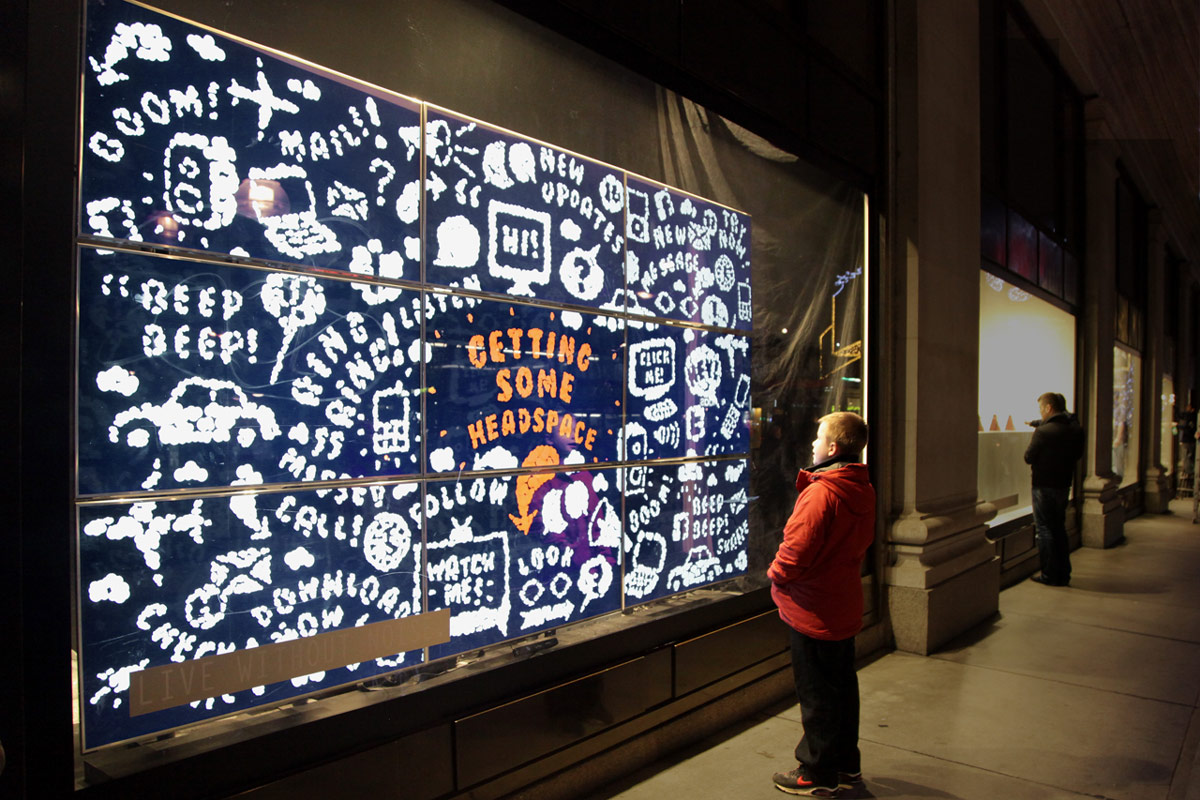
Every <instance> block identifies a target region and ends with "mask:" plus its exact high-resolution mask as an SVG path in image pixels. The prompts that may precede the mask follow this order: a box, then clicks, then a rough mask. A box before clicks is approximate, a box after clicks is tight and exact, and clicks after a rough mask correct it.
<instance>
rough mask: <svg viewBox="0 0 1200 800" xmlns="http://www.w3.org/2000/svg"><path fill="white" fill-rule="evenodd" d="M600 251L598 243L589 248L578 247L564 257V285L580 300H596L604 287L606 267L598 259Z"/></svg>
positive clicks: (561, 270) (562, 272)
mask: <svg viewBox="0 0 1200 800" xmlns="http://www.w3.org/2000/svg"><path fill="white" fill-rule="evenodd" d="M599 252H600V245H598V244H597V245H595V246H594V247H592V248H590V249H588V250H584V249H583V248H582V247H576V248H574V249H572V250H571V252H569V253H567V255H566V258H564V259H563V262H562V267H561V268H560V274H561V277H562V282H563V287H564V288H566V290H567V291H568V292H569V293H570V294H571V295H572V296H573V297H576V298H578V299H579V300H583V301H589V300H595V299H596V298H597V297H599V296H600V291H601V290H602V289H603V288H604V268H603V267H601V266H600V263H599V261H598V260H597V254H598V253H599ZM585 269H586V270H587V272H586V274H585V273H584V270H585Z"/></svg>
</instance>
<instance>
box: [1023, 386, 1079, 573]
mask: <svg viewBox="0 0 1200 800" xmlns="http://www.w3.org/2000/svg"><path fill="white" fill-rule="evenodd" d="M1038 411H1040V412H1041V415H1042V419H1041V421H1040V422H1039V423H1037V427H1036V429H1035V430H1034V432H1033V438H1032V439H1031V440H1030V441H1029V447H1028V448H1026V450H1025V463H1026V464H1029V465H1030V467H1032V471H1033V523H1034V526H1035V529H1036V531H1037V546H1038V555H1039V556H1040V557H1041V562H1042V574H1041V575H1038V576H1036V577H1035V578H1034V580H1035V581H1037V582H1038V583H1044V584H1046V585H1047V586H1066V585H1068V584H1069V583H1070V582H1071V548H1070V545H1069V543H1068V542H1067V497H1068V495H1069V493H1070V491H1071V482H1072V481H1073V480H1074V478H1075V462H1076V461H1078V460H1079V457H1080V456H1082V455H1083V429H1082V428H1080V426H1079V421H1078V420H1076V419H1075V417H1074V415H1071V414H1068V413H1067V409H1066V398H1064V397H1063V396H1062V395H1061V394H1058V393H1056V392H1046V393H1045V394H1043V395H1042V396H1041V397H1039V398H1038Z"/></svg>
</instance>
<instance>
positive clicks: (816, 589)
mask: <svg viewBox="0 0 1200 800" xmlns="http://www.w3.org/2000/svg"><path fill="white" fill-rule="evenodd" d="M866 443H867V425H866V423H865V422H864V421H863V419H862V417H860V416H858V415H857V414H851V413H849V412H838V413H834V414H829V415H827V416H824V417H822V418H821V420H820V427H819V428H818V429H817V438H816V439H815V440H814V441H813V467H812V468H811V470H800V474H799V475H798V476H797V478H796V488H797V489H799V490H800V496H799V497H798V498H797V499H796V505H795V507H794V508H793V510H792V516H791V517H790V518H789V519H788V521H787V524H786V525H785V526H784V529H783V542H782V543H781V544H780V545H779V551H778V552H777V553H776V554H775V560H774V561H772V562H771V566H770V567H769V568H768V569H767V577H769V578H770V579H771V583H772V585H771V597H772V599H773V600H774V601H775V605H777V606H778V607H779V616H780V617H782V618H783V621H784V622H786V623H787V624H788V626H789V627H791V629H792V632H791V636H792V672H793V676H794V678H795V681H796V697H797V699H799V701H800V720H801V723H802V724H803V727H804V735H803V736H802V737H801V739H800V743H799V744H798V745H796V760H797V761H798V762H800V763H799V765H798V766H797V767H796V768H795V769H793V770H791V771H790V772H780V773H776V774H775V776H774V781H775V786H776V787H777V788H779V789H781V790H783V791H785V792H788V793H790V794H800V795H811V796H814V797H836V796H837V793H838V789H839V786H841V787H849V786H853V785H854V784H856V783H861V781H862V771H861V769H862V767H861V764H860V760H861V759H860V754H859V750H858V712H859V698H858V675H857V673H856V672H855V670H854V636H855V634H857V633H858V632H859V630H861V628H862V615H863V599H862V579H861V577H860V576H861V574H862V562H863V557H864V555H866V552H867V548H868V547H870V546H871V542H872V541H874V538H875V490H874V488H872V487H871V482H870V479H869V478H868V476H867V468H866V466H865V465H863V464H861V463H859V461H860V454H861V453H862V449H863V447H864V446H865V445H866Z"/></svg>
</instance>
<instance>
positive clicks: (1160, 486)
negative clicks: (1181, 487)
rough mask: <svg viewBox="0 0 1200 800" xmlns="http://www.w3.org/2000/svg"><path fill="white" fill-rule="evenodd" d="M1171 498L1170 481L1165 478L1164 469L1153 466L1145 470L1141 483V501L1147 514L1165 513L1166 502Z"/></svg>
mask: <svg viewBox="0 0 1200 800" xmlns="http://www.w3.org/2000/svg"><path fill="white" fill-rule="evenodd" d="M1170 500H1171V482H1170V481H1169V480H1168V479H1167V473H1166V470H1164V469H1163V468H1162V467H1159V466H1155V467H1151V468H1150V469H1148V470H1146V480H1145V482H1144V483H1143V484H1142V502H1143V504H1144V505H1145V507H1146V513H1147V514H1165V513H1167V503H1168V502H1169V501H1170Z"/></svg>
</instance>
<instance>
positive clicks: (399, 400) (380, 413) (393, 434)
mask: <svg viewBox="0 0 1200 800" xmlns="http://www.w3.org/2000/svg"><path fill="white" fill-rule="evenodd" d="M412 415H413V410H412V399H411V397H410V393H409V391H408V390H407V389H405V388H404V387H403V386H402V385H401V384H399V383H397V384H396V385H395V386H393V387H392V388H390V389H383V390H381V391H378V392H376V393H375V395H374V396H373V397H372V398H371V418H372V423H373V424H372V430H371V446H372V448H373V450H374V453H375V454H376V455H379V456H389V455H392V454H393V453H407V452H408V451H409V450H410V449H411V448H412V440H411V428H412Z"/></svg>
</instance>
